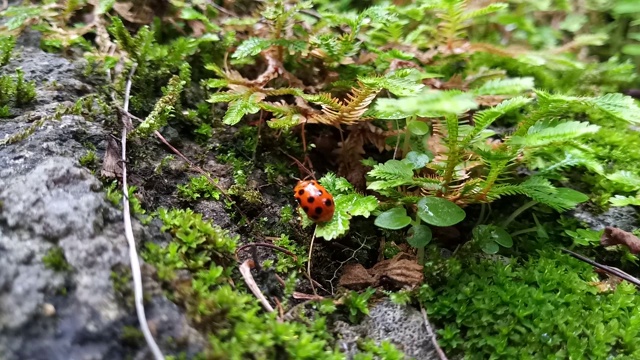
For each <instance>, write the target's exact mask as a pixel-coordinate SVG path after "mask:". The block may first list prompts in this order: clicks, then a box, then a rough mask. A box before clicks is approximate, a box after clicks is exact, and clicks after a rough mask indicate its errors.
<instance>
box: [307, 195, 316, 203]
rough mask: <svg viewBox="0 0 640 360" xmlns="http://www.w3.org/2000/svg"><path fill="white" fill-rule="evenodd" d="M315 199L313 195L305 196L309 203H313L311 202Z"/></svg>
mask: <svg viewBox="0 0 640 360" xmlns="http://www.w3.org/2000/svg"><path fill="white" fill-rule="evenodd" d="M315 200H316V198H314V197H313V196H309V197H308V198H307V201H308V202H309V203H311V204H313V202H314V201H315Z"/></svg>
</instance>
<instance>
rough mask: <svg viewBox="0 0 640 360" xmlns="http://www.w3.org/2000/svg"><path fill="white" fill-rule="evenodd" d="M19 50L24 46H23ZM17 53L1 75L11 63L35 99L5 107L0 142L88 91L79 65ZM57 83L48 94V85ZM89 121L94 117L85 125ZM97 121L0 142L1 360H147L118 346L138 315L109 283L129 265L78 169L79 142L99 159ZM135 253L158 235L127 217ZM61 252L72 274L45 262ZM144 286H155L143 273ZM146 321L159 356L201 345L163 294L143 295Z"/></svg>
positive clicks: (89, 177) (115, 229) (118, 235)
mask: <svg viewBox="0 0 640 360" xmlns="http://www.w3.org/2000/svg"><path fill="white" fill-rule="evenodd" d="M20 43H21V44H28V43H30V41H26V40H24V39H23V40H22V42H20ZM17 51H18V53H20V54H21V55H20V56H19V57H18V58H16V59H12V61H11V63H10V64H9V65H8V66H6V67H5V68H3V69H2V70H1V71H2V72H7V71H9V72H10V71H13V70H12V69H15V68H16V67H17V66H21V67H22V68H23V69H24V70H25V78H26V80H27V81H30V80H36V91H37V98H36V101H35V103H33V104H31V105H29V106H27V107H26V108H24V109H12V110H11V111H12V114H14V115H15V117H14V118H12V119H10V120H6V119H3V120H0V139H2V138H4V137H5V136H10V135H13V134H15V133H17V132H19V131H21V130H23V129H25V128H27V127H29V126H31V125H32V123H33V119H38V118H41V117H43V116H50V115H52V114H53V113H54V112H55V109H56V107H58V106H69V105H73V103H74V102H75V101H76V100H77V99H78V97H79V95H82V94H84V93H85V92H87V91H91V89H92V87H91V85H88V84H86V83H84V79H82V77H81V71H79V70H80V69H81V66H80V65H78V64H77V63H72V62H70V61H68V60H65V59H64V58H62V57H59V56H56V55H52V54H47V53H44V52H42V51H40V50H39V49H37V48H31V47H28V46H25V47H21V48H20V47H19V49H18V50H17ZM52 81H55V82H56V83H57V84H58V86H56V87H54V88H51V87H50V85H49V82H52ZM88 120H91V121H88ZM103 120H105V119H104V118H100V117H99V116H98V117H96V118H92V119H85V118H83V117H82V116H71V115H66V116H63V117H62V118H61V119H60V120H59V121H49V122H46V123H45V124H44V125H43V126H42V127H40V128H38V129H37V130H36V131H35V132H34V133H33V134H32V135H31V136H29V137H27V138H26V139H24V140H22V141H19V142H16V143H14V144H7V145H0V358H2V360H22V359H30V360H41V359H42V360H45V359H46V360H57V359H60V360H62V359H74V360H76V359H77V360H89V359H113V360H120V359H133V358H136V359H148V358H150V357H149V354H148V350H147V347H146V345H145V344H144V341H142V343H140V344H138V345H137V346H131V344H130V343H128V342H126V341H124V339H123V334H125V333H126V329H127V328H133V329H137V328H138V320H137V317H136V312H135V309H134V308H133V307H131V306H127V305H126V302H124V301H122V299H121V296H120V295H119V293H117V292H116V290H115V289H114V282H113V280H112V278H111V275H112V272H113V271H114V270H115V269H117V268H123V269H128V268H129V264H130V263H129V253H128V252H129V248H128V244H127V241H126V238H125V236H124V226H123V221H122V212H121V211H120V210H118V209H116V208H115V207H114V206H113V205H112V204H111V203H110V202H108V201H107V200H106V198H105V194H104V190H103V187H102V184H101V182H100V181H99V180H98V179H97V178H96V177H95V176H94V175H93V174H92V173H91V171H89V170H88V169H85V168H82V167H81V166H80V165H79V164H78V160H79V158H80V157H81V156H83V155H84V154H85V153H86V151H87V149H86V148H85V145H84V144H86V143H90V144H92V145H93V146H94V147H95V148H96V152H97V153H98V155H100V154H101V153H104V150H105V148H106V139H107V138H108V136H109V135H108V133H107V132H106V131H105V130H104V129H103V128H102V126H101V122H102V121H103ZM133 230H134V236H135V239H136V241H137V243H138V247H139V248H141V245H142V244H143V243H144V242H145V241H150V240H154V241H156V240H157V239H163V238H164V237H165V236H166V234H163V233H161V232H160V230H159V225H158V224H156V223H152V224H151V225H148V226H142V225H141V224H140V222H138V221H137V220H135V219H133ZM54 248H56V249H60V250H61V251H62V254H63V255H64V259H66V262H67V263H68V265H69V266H70V269H71V270H69V271H65V270H62V271H54V270H52V269H50V268H48V267H47V266H45V264H44V262H43V257H44V256H45V255H47V254H48V253H49V251H50V250H51V249H54ZM143 282H144V285H145V289H148V288H153V287H154V286H155V287H156V288H157V287H159V285H158V284H157V283H155V282H154V280H153V279H152V278H150V277H143ZM146 295H148V296H147V297H148V298H149V301H148V302H147V303H145V308H146V313H147V320H148V322H149V323H150V324H153V325H154V328H155V329H156V332H155V335H156V341H157V342H158V344H159V345H160V347H161V349H163V352H164V354H165V355H169V354H177V353H179V352H184V353H185V354H186V355H187V356H188V357H189V356H193V354H195V353H197V352H199V351H201V350H202V349H203V347H204V345H205V344H206V340H205V339H204V338H202V336H201V335H199V334H198V333H197V332H196V331H195V330H194V329H192V328H191V327H190V326H189V325H188V324H187V320H186V318H185V316H184V314H183V313H182V312H181V310H180V309H179V308H178V307H177V306H176V305H175V304H173V303H172V302H171V301H169V300H168V299H166V298H165V297H164V295H163V294H162V292H159V291H158V292H147V293H146Z"/></svg>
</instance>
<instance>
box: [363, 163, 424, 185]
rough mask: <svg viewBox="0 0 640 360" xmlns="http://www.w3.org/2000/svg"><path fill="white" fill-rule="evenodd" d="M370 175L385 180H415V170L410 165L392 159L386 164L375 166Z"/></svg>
mask: <svg viewBox="0 0 640 360" xmlns="http://www.w3.org/2000/svg"><path fill="white" fill-rule="evenodd" d="M368 175H369V176H371V177H374V178H378V179H384V180H396V179H404V180H411V179H412V178H413V168H412V166H411V165H410V164H407V163H405V162H402V161H401V160H395V159H392V160H388V161H387V162H385V163H384V164H378V165H376V166H374V167H373V169H372V170H371V171H369V174H368Z"/></svg>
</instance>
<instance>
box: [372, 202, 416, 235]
mask: <svg viewBox="0 0 640 360" xmlns="http://www.w3.org/2000/svg"><path fill="white" fill-rule="evenodd" d="M374 224H375V225H376V226H378V227H381V228H383V229H389V230H398V229H402V228H403V227H405V226H407V225H409V224H411V217H409V216H407V209H405V208H404V207H395V208H392V209H389V210H387V211H385V212H383V213H382V214H380V215H378V217H377V218H376V220H375V222H374Z"/></svg>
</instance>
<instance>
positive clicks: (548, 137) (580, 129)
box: [506, 121, 600, 148]
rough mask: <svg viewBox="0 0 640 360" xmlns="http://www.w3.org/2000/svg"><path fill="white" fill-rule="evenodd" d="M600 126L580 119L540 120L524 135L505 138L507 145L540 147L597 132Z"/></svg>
mask: <svg viewBox="0 0 640 360" xmlns="http://www.w3.org/2000/svg"><path fill="white" fill-rule="evenodd" d="M599 130H600V126H598V125H594V124H591V123H588V122H581V121H565V122H560V123H557V122H555V121H554V122H547V121H544V122H543V121H541V122H538V123H537V124H536V125H534V126H532V127H531V128H530V129H529V132H528V134H526V135H525V136H512V137H510V138H508V139H507V140H506V143H507V144H509V145H518V146H521V147H525V148H531V147H540V146H545V145H549V144H553V143H560V142H566V141H569V140H572V139H575V138H577V137H580V136H583V135H586V134H592V133H595V132H598V131H599Z"/></svg>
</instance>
